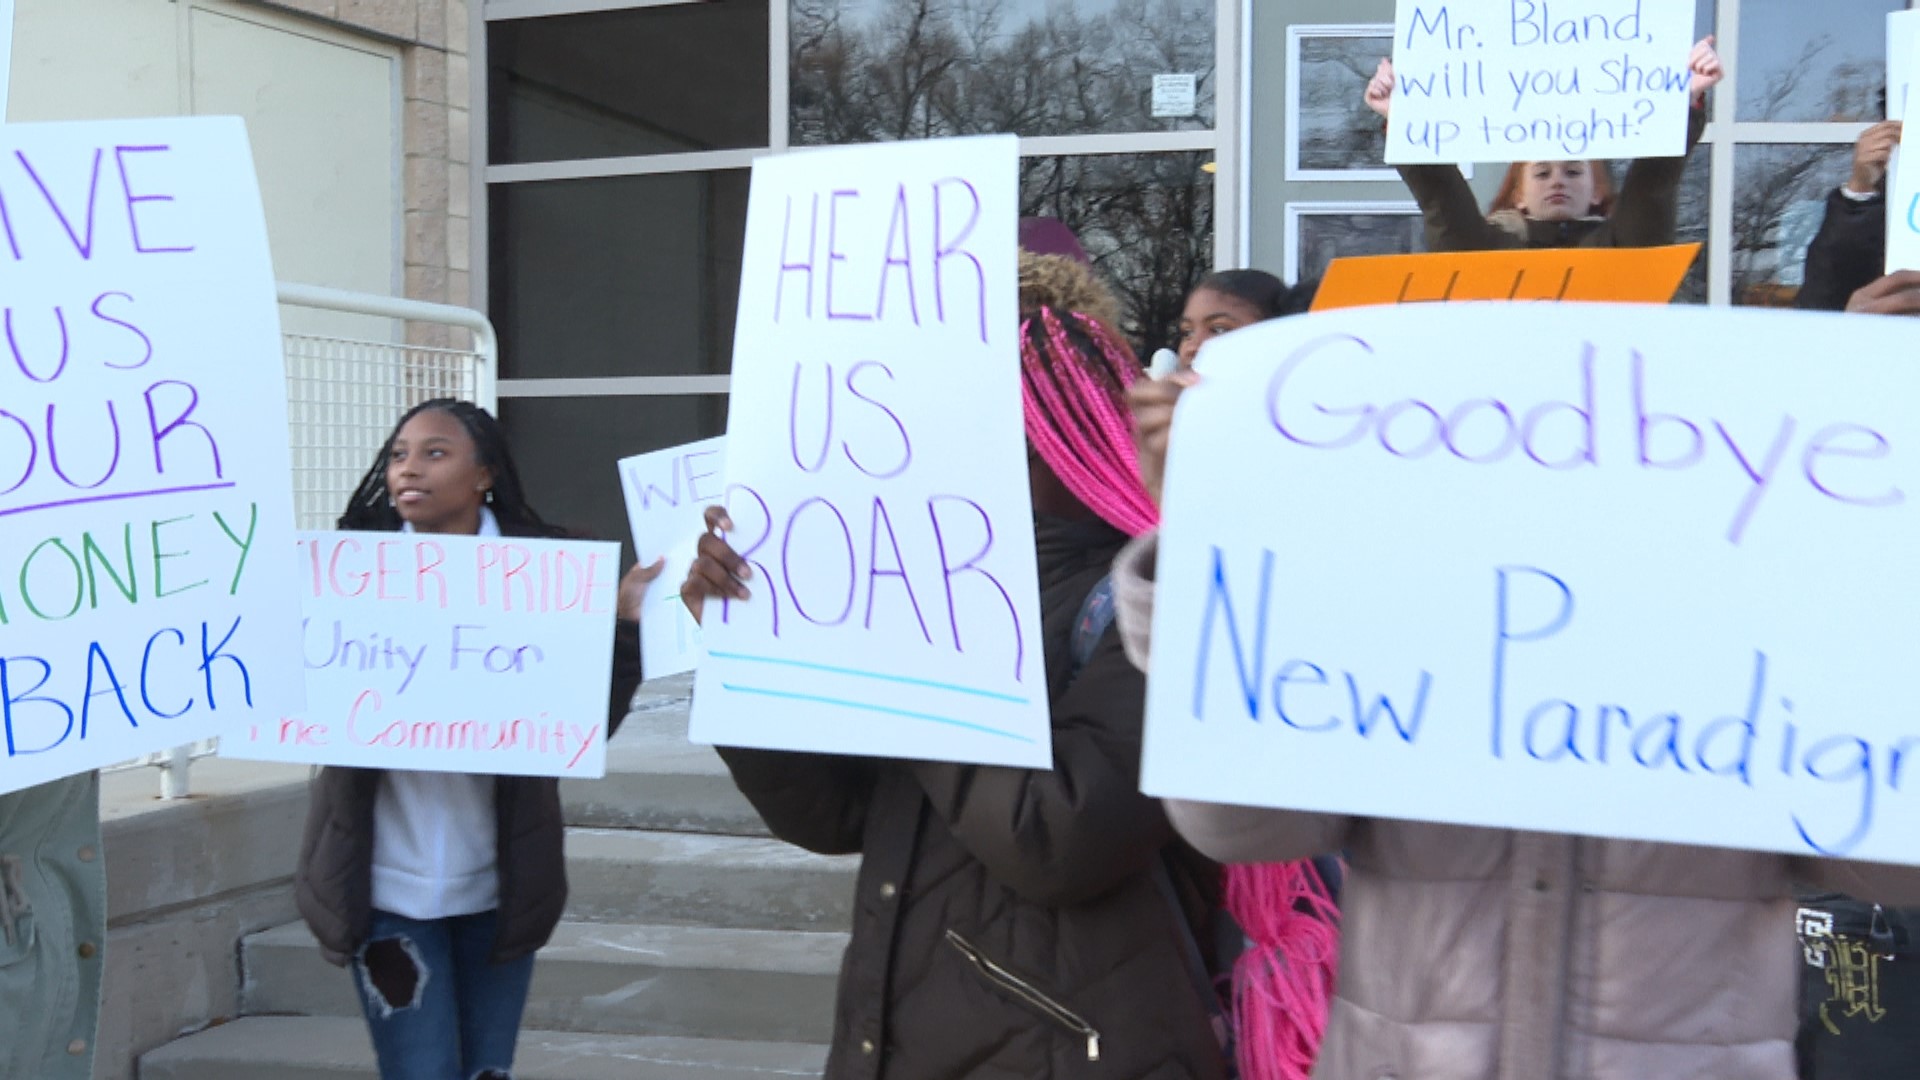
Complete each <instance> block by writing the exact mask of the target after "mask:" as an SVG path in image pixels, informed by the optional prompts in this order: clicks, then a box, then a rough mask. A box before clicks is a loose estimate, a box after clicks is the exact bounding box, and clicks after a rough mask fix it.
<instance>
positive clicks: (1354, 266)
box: [1313, 244, 1700, 311]
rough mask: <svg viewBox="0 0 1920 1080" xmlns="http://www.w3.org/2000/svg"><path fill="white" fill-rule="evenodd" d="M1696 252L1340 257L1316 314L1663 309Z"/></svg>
mask: <svg viewBox="0 0 1920 1080" xmlns="http://www.w3.org/2000/svg"><path fill="white" fill-rule="evenodd" d="M1699 252H1700V245H1699V244H1676V245H1673V246H1672V247H1657V248H1541V249H1536V250H1526V251H1462V252H1451V253H1447V254H1441V255H1371V256H1366V257H1363V258H1354V259H1335V260H1333V265H1331V266H1329V267H1328V268H1327V276H1326V277H1325V278H1323V279H1321V282H1320V291H1319V292H1318V293H1317V294H1315V296H1314V298H1313V310H1315V311H1330V310H1332V309H1334V308H1348V307H1365V306H1367V305H1370V304H1431V303H1446V302H1448V301H1454V300H1581V301H1589V302H1607V303H1616V304H1664V303H1667V302H1668V301H1670V300H1672V299H1673V294H1674V293H1675V292H1676V291H1678V290H1679V288H1680V282H1681V279H1683V278H1685V277H1686V276H1687V268H1688V267H1690V266H1692V265H1693V259H1694V256H1695V255H1697V254H1699Z"/></svg>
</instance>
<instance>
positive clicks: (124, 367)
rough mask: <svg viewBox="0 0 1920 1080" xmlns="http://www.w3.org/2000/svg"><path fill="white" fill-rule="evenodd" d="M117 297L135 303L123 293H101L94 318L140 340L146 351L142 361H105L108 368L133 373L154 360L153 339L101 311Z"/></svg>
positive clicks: (97, 300) (94, 307)
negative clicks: (129, 362) (127, 332)
mask: <svg viewBox="0 0 1920 1080" xmlns="http://www.w3.org/2000/svg"><path fill="white" fill-rule="evenodd" d="M115 296H117V297H119V298H120V299H122V300H125V301H126V302H127V303H129V304H131V303H133V297H132V296H130V295H128V294H126V293H123V292H106V293H101V294H100V295H99V296H96V297H94V299H93V317H94V318H96V319H99V320H100V321H101V322H104V323H111V324H113V325H114V326H118V327H121V328H123V329H126V330H128V331H131V332H132V334H133V336H134V337H137V338H139V339H140V344H141V346H143V348H144V350H145V351H144V352H142V353H141V356H140V359H138V360H136V361H134V362H133V363H131V364H116V363H114V362H113V361H111V360H107V361H104V363H105V364H106V366H107V367H110V368H114V369H116V370H119V371H132V370H133V369H134V368H137V367H145V366H146V363H147V361H149V360H151V359H153V339H152V338H150V337H148V336H147V335H146V333H145V332H144V331H142V330H141V329H140V328H139V327H137V326H135V325H133V324H132V323H130V322H128V321H126V320H125V319H116V318H114V317H113V316H111V315H109V314H107V313H106V312H104V311H101V310H100V305H102V304H104V303H106V302H107V299H108V298H109V297H115ZM61 325H62V327H63V328H64V326H65V323H64V321H63V322H62V324H61Z"/></svg>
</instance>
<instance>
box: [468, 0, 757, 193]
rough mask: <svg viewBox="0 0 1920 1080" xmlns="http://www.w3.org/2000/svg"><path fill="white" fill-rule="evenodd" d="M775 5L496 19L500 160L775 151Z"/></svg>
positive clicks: (492, 27)
mask: <svg viewBox="0 0 1920 1080" xmlns="http://www.w3.org/2000/svg"><path fill="white" fill-rule="evenodd" d="M767 48H768V44H767V0H708V2H707V3H701V4H669V5H665V6H661V7H642V8H632V9H629V10H625V11H603V12H592V13H589V14H584V15H549V16H543V17H541V18H536V19H504V20H500V21H497V22H492V23H489V24H487V57H488V63H489V65H490V67H489V70H488V73H487V76H488V78H487V87H488V94H489V101H488V117H489V119H490V122H491V124H492V127H491V129H490V131H489V133H488V134H489V143H488V145H489V148H490V149H489V153H490V154H491V160H492V161H493V162H494V163H495V164H510V163H516V162H528V161H561V160H566V159H569V158H596V157H626V156H630V155H637V154H673V153H683V152H688V151H696V150H737V149H743V148H752V147H759V146H765V145H767Z"/></svg>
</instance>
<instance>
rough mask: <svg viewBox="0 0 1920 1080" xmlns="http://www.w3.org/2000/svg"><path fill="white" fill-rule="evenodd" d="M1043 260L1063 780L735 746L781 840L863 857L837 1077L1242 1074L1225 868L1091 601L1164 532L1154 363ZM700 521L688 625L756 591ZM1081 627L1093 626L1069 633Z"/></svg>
mask: <svg viewBox="0 0 1920 1080" xmlns="http://www.w3.org/2000/svg"><path fill="white" fill-rule="evenodd" d="M1033 258H1034V257H1032V256H1025V255H1023V257H1022V271H1023V272H1022V276H1021V280H1022V286H1023V288H1022V312H1023V315H1024V316H1025V319H1024V322H1023V324H1022V327H1021V335H1020V342H1021V369H1022V382H1023V387H1024V399H1025V402H1024V403H1025V411H1026V432H1027V437H1028V445H1029V447H1030V451H1029V454H1028V469H1029V472H1030V474H1031V476H1032V492H1033V513H1034V537H1035V541H1036V551H1035V556H1036V560H1037V564H1038V569H1039V582H1040V611H1041V630H1042V641H1043V650H1044V653H1045V657H1046V673H1047V690H1048V696H1049V700H1050V702H1051V713H1052V719H1053V766H1054V767H1053V768H1052V769H1051V770H1045V769H1014V768H999V767H988V766H975V765H961V764H954V763H950V762H925V761H893V760H880V759H873V758H852V757H842V756H836V755H824V754H798V753H784V752H776V751H764V750H743V749H734V748H722V749H721V751H720V753H721V756H722V757H723V758H725V760H726V762H727V765H728V767H729V768H730V769H731V770H732V772H733V776H734V780H735V781H736V783H738V785H739V786H740V790H741V791H742V792H744V793H745V794H746V796H747V797H748V799H750V800H751V801H752V802H753V804H754V806H755V807H756V808H757V809H758V811H759V812H760V814H761V816H762V817H763V818H764V819H765V820H766V823H767V825H768V826H769V827H770V828H771V829H772V831H773V833H774V835H776V836H778V837H780V838H781V839H783V840H786V841H788V842H790V843H793V844H796V845H798V846H801V847H804V848H807V849H809V850H812V851H816V852H822V853H831V854H847V853H853V852H859V853H861V854H862V855H863V856H864V858H863V860H862V865H861V871H860V883H859V885H858V892H857V894H856V895H857V899H856V901H855V914H854V923H853V937H852V941H851V943H850V944H849V946H848V949H847V952H846V957H845V960H844V962H843V964H842V967H841V975H840V993H839V1000H838V1006H837V1018H836V1021H835V1024H834V1038H833V1046H832V1050H831V1055H830V1057H829V1059H828V1063H827V1072H826V1075H827V1077H829V1078H831V1080H851V1078H856V1077H857V1078H861V1080H873V1078H876V1077H880V1076H884V1077H885V1078H886V1080H951V1078H957V1077H980V1078H983V1080H986V1078H993V1080H999V1078H1005V1077H1015V1076H1018V1077H1030V1078H1038V1080H1049V1078H1060V1080H1073V1078H1085V1080H1096V1078H1101V1080H1148V1078H1152V1080H1162V1078H1165V1080H1173V1078H1176V1077H1192V1078H1198V1080H1222V1078H1223V1077H1224V1076H1225V1074H1226V1059H1225V1056H1224V1055H1223V1053H1222V1047H1221V1039H1220V1036H1219V1033H1218V1032H1217V1031H1216V1029H1215V1025H1214V1018H1215V1016H1216V1015H1217V1014H1218V1013H1219V1008H1218V1006H1217V1005H1215V1004H1211V1003H1210V999H1211V998H1212V996H1213V995H1212V992H1211V988H1210V986H1209V985H1208V977H1207V974H1206V972H1205V971H1204V970H1203V969H1202V965H1201V963H1200V961H1201V956H1200V953H1201V949H1200V948H1199V946H1198V944H1197V943H1198V942H1199V941H1200V940H1204V939H1205V938H1206V935H1207V933H1208V930H1209V922H1210V919H1211V916H1212V914H1213V912H1214V911H1215V910H1216V909H1217V905H1218V897H1219V884H1220V874H1219V869H1218V868H1217V867H1215V866H1214V865H1213V864H1211V863H1209V862H1207V861H1206V860H1205V859H1203V858H1201V857H1200V856H1198V855H1197V854H1195V853H1194V852H1193V851H1192V850H1191V849H1190V848H1187V847H1186V846H1185V845H1184V844H1182V843H1180V842H1179V841H1178V840H1177V839H1176V838H1175V837H1174V834H1173V831H1172V828H1171V826H1170V825H1169V824H1168V822H1167V818H1166V815H1165V814H1164V813H1163V812H1162V810H1161V808H1160V804H1159V803H1158V802H1157V801H1156V800H1154V799H1151V798H1148V797H1147V796H1145V795H1142V794H1141V793H1140V790H1139V775H1140V739H1141V726H1142V718H1143V714H1144V709H1145V705H1144V703H1145V696H1146V679H1145V677H1144V676H1143V675H1142V674H1141V673H1140V672H1139V671H1138V670H1137V669H1135V668H1133V666H1132V665H1131V664H1129V663H1128V661H1127V659H1126V656H1125V654H1124V653H1123V652H1122V650H1121V648H1120V643H1119V640H1118V638H1117V637H1116V635H1115V634H1114V633H1113V632H1112V630H1111V627H1110V626H1107V625H1105V624H1103V623H1100V622H1099V620H1098V614H1097V612H1096V611H1094V610H1093V609H1094V606H1095V605H1090V604H1089V600H1088V598H1089V597H1090V596H1095V595H1096V594H1097V593H1098V591H1099V589H1100V586H1101V583H1102V582H1103V581H1104V579H1105V577H1106V574H1107V567H1108V565H1109V564H1110V563H1111V561H1112V559H1113V556H1114V554H1115V553H1116V552H1117V551H1119V549H1120V547H1121V546H1122V545H1123V544H1124V543H1125V542H1126V540H1127V538H1128V537H1129V536H1132V535H1135V534H1138V533H1140V532H1143V531H1145V530H1147V529H1149V528H1151V526H1152V524H1153V521H1154V512H1153V506H1152V503H1151V502H1150V501H1149V500H1148V498H1147V496H1146V492H1145V491H1144V490H1143V489H1142V487H1141V485H1140V479H1139V476H1138V473H1137V470H1136V468H1135V465H1134V450H1133V442H1132V434H1131V420H1130V416H1129V413H1128V410H1127V405H1126V397H1125V392H1126V388H1127V386H1128V385H1130V384H1131V383H1132V382H1133V381H1134V380H1135V379H1137V378H1139V377H1140V376H1141V371H1140V366H1139V363H1138V361H1137V360H1135V358H1134V356H1133V353H1132V351H1131V350H1130V349H1128V347H1127V346H1126V344H1125V343H1124V342H1122V341H1121V340H1120V338H1119V337H1118V336H1117V335H1116V334H1115V333H1114V331H1113V328H1112V327H1111V326H1109V325H1106V324H1105V323H1103V322H1102V321H1101V320H1099V319H1097V318H1093V317H1091V316H1089V315H1087V314H1086V313H1085V312H1084V311H1080V310H1075V309H1074V307H1072V306H1055V305H1054V304H1053V303H1051V302H1050V301H1051V300H1054V299H1057V298H1058V297H1060V296H1065V295H1080V296H1086V295H1091V293H1090V292H1089V291H1088V290H1087V289H1086V286H1087V284H1088V282H1090V281H1091V278H1090V276H1088V277H1085V278H1082V279H1079V280H1078V281H1077V282H1076V283H1074V284H1072V285H1071V286H1070V287H1067V288H1065V289H1064V290H1062V289H1051V288H1049V287H1043V286H1041V285H1040V284H1039V282H1040V281H1041V280H1043V279H1044V280H1047V281H1052V282H1054V283H1055V284H1059V283H1060V282H1061V281H1063V280H1064V278H1065V276H1066V275H1068V274H1069V272H1068V271H1065V270H1063V269H1062V267H1063V266H1070V265H1074V264H1075V263H1076V262H1077V260H1072V259H1069V258H1066V257H1062V256H1051V257H1046V258H1048V259H1050V260H1053V263H1052V264H1051V265H1039V264H1036V263H1034V262H1033V261H1031V260H1033ZM1086 273H1087V274H1088V275H1090V271H1087V272H1086ZM1029 286H1031V287H1029ZM707 522H708V527H709V532H708V534H707V535H705V536H703V537H702V538H701V541H700V548H699V556H698V558H697V559H696V560H695V563H694V565H693V567H692V569H691V570H690V572H689V573H688V576H687V580H686V583H685V584H684V585H683V586H682V588H681V596H682V598H683V599H684V600H685V601H686V603H687V605H688V607H689V608H690V609H691V610H692V611H693V613H694V615H695V616H696V617H698V616H699V614H700V613H701V610H702V608H703V606H704V603H705V601H706V600H707V598H709V597H736V598H742V599H744V598H745V597H746V595H747V591H748V587H749V586H748V583H747V581H746V580H745V577H744V573H745V571H746V570H747V567H746V565H745V563H744V562H742V560H741V559H740V557H739V555H738V554H737V553H736V552H735V551H734V550H733V548H732V547H731V545H729V544H728V542H727V540H726V537H725V533H726V532H727V531H729V530H730V529H731V528H732V522H731V521H730V520H729V519H728V518H727V516H726V514H725V512H724V511H723V510H721V509H719V508H714V509H712V510H709V511H708V516H707ZM1089 621H1091V622H1093V623H1094V624H1095V625H1098V626H1100V632H1098V633H1097V634H1094V633H1086V632H1079V631H1076V626H1077V625H1079V624H1082V623H1083V622H1089Z"/></svg>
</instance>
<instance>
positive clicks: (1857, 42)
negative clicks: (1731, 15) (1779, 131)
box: [1732, 0, 1907, 122]
mask: <svg viewBox="0 0 1920 1080" xmlns="http://www.w3.org/2000/svg"><path fill="white" fill-rule="evenodd" d="M1906 6H1907V5H1906V4H1905V2H1904V0H1820V2H1819V3H1817V4H1813V3H1808V0H1740V55H1739V56H1737V57H1733V58H1732V62H1733V63H1735V64H1738V65H1739V67H1740V103H1739V108H1738V110H1737V113H1738V115H1739V118H1740V119H1741V120H1772V121H1782V122H1784V121H1805V120H1877V119H1879V118H1881V117H1882V116H1884V115H1885V106H1884V104H1883V101H1884V88H1885V86H1886V82H1887V13H1888V12H1890V11H1898V10H1901V9H1903V8H1905V7H1906Z"/></svg>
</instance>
